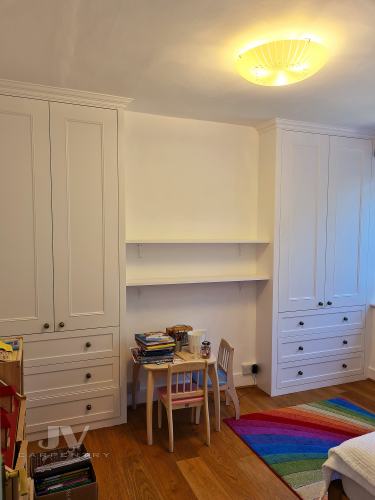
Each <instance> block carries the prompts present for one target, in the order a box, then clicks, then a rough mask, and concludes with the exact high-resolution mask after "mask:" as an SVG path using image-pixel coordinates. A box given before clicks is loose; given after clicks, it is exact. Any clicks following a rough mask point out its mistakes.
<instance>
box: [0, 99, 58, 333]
mask: <svg viewBox="0 0 375 500" xmlns="http://www.w3.org/2000/svg"><path fill="white" fill-rule="evenodd" d="M53 326H54V325H53V273H52V221H51V173H50V156H49V112H48V103H46V102H43V101H37V100H34V99H22V98H15V97H6V96H0V335H1V336H2V335H14V334H25V333H37V332H43V331H53Z"/></svg>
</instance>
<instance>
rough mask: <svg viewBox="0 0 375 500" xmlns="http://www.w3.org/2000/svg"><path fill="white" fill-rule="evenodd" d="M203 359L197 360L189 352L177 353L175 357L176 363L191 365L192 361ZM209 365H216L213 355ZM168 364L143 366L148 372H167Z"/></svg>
mask: <svg viewBox="0 0 375 500" xmlns="http://www.w3.org/2000/svg"><path fill="white" fill-rule="evenodd" d="M202 360H203V358H201V357H199V358H196V357H194V354H191V353H190V352H188V351H180V352H176V353H175V355H174V360H173V362H174V363H190V362H191V361H202ZM207 361H208V364H209V365H214V364H215V363H216V357H215V356H213V355H212V354H211V356H210V357H209V358H208V359H207ZM168 364H169V363H160V364H156V363H150V364H145V365H142V366H143V367H144V368H145V369H146V370H152V371H160V370H167V369H168Z"/></svg>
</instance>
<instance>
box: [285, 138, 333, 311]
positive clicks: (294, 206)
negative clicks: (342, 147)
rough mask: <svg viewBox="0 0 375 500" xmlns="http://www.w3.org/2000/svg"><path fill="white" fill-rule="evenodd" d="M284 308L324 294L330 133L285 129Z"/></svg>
mask: <svg viewBox="0 0 375 500" xmlns="http://www.w3.org/2000/svg"><path fill="white" fill-rule="evenodd" d="M281 140H282V144H281V165H282V166H281V168H282V175H281V213H280V271H279V273H280V274H279V283H280V292H279V296H280V298H279V307H280V311H298V310H306V309H314V308H316V307H317V306H318V303H319V302H320V301H322V300H323V297H324V275H325V249H326V214H327V189H328V148H329V139H328V137H327V136H324V135H319V134H306V133H303V132H289V131H283V133H282V139H281Z"/></svg>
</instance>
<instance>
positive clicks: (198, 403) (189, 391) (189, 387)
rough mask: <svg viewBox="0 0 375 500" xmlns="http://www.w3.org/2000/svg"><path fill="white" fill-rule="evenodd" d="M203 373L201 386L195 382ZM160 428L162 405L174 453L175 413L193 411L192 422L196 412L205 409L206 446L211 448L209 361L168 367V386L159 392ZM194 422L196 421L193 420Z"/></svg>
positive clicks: (160, 424) (170, 448)
mask: <svg viewBox="0 0 375 500" xmlns="http://www.w3.org/2000/svg"><path fill="white" fill-rule="evenodd" d="M199 372H201V373H203V383H202V384H201V385H200V386H199V385H197V384H195V383H194V382H193V375H194V374H195V373H197V374H198V373H199ZM158 395H159V397H158V427H159V429H161V426H162V405H164V406H165V409H166V412H167V418H168V428H169V451H170V452H173V411H174V410H179V409H181V408H191V409H192V420H193V417H194V413H193V412H194V408H195V411H198V409H199V410H200V408H201V407H202V406H203V407H204V414H205V420H206V444H207V446H210V417H209V412H208V392H207V361H191V362H189V363H181V364H170V365H169V366H168V375H167V386H166V387H162V388H160V389H159V391H158ZM193 421H194V420H193Z"/></svg>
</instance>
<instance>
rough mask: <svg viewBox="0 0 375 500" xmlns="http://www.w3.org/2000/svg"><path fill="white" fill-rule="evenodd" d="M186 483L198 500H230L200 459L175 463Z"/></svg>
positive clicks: (189, 459)
mask: <svg viewBox="0 0 375 500" xmlns="http://www.w3.org/2000/svg"><path fill="white" fill-rule="evenodd" d="M177 464H178V467H179V468H180V470H181V472H182V474H183V475H184V476H185V479H186V481H187V482H188V483H189V485H190V487H191V489H192V490H193V491H194V494H195V496H196V497H197V498H198V500H208V499H215V500H230V499H231V498H233V497H230V496H229V495H228V494H227V493H226V492H225V490H224V489H223V488H222V486H221V485H220V484H219V483H218V481H215V480H213V479H214V478H213V477H212V471H211V470H210V469H209V467H208V466H207V465H206V463H205V462H204V460H203V459H202V458H200V457H197V458H188V459H187V460H180V461H179V462H177Z"/></svg>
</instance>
